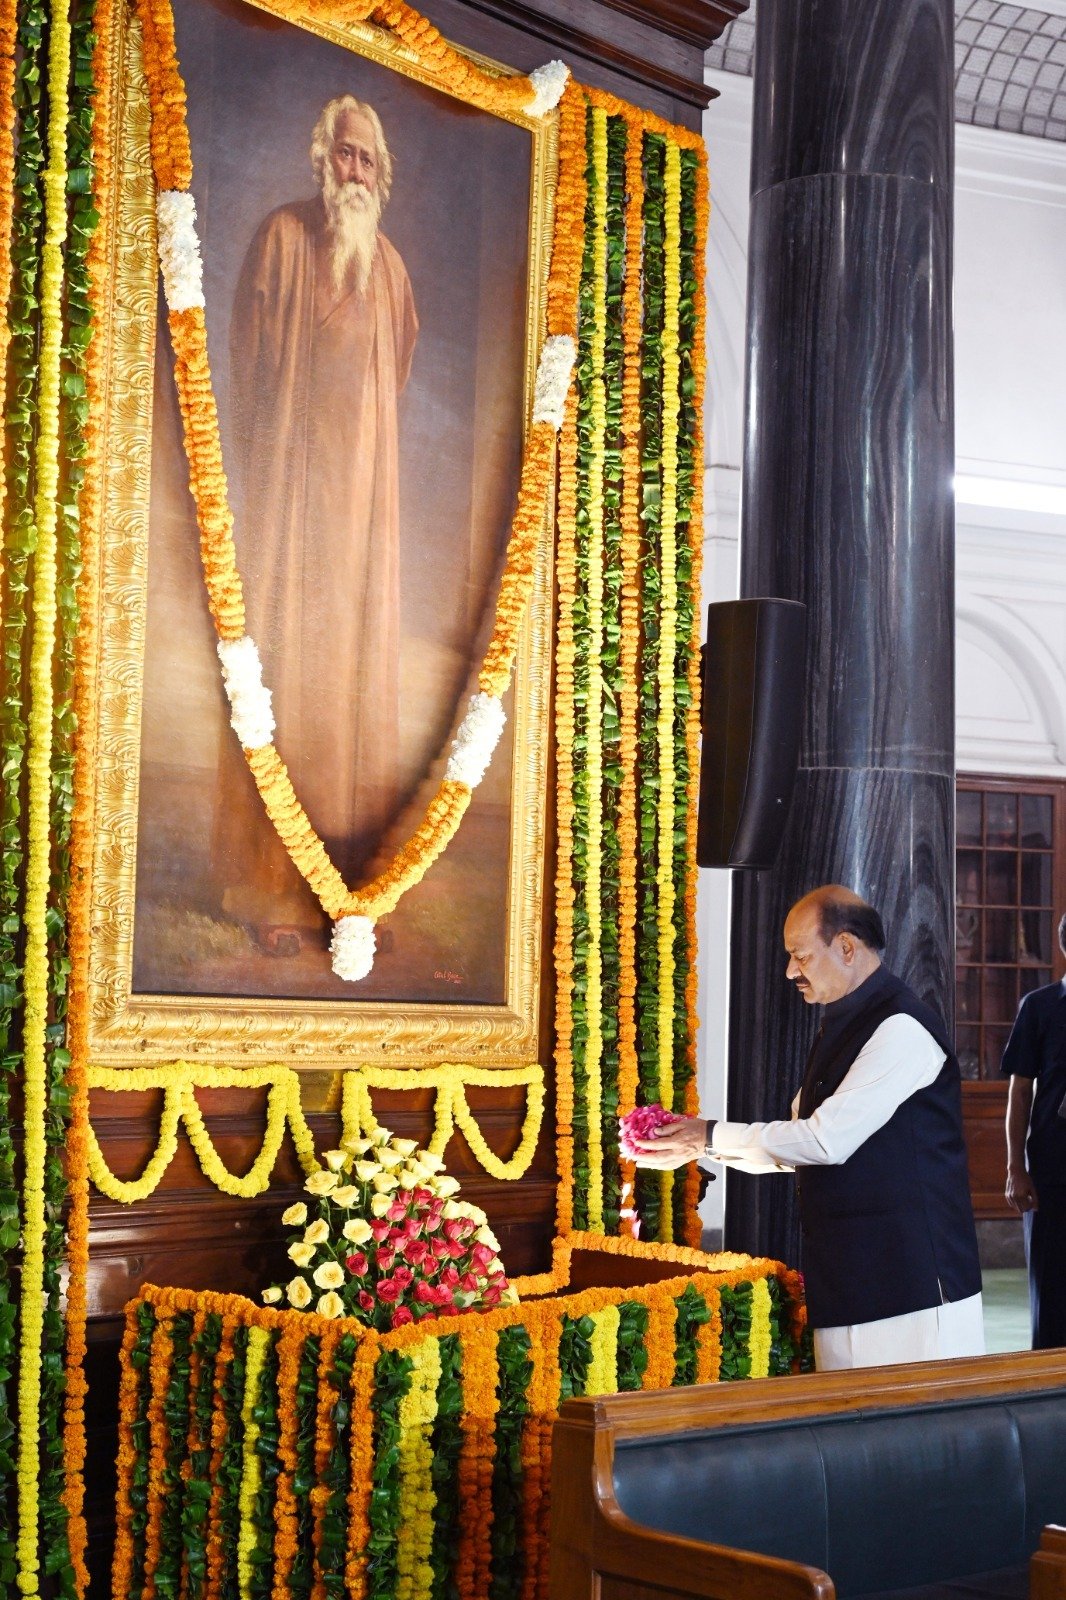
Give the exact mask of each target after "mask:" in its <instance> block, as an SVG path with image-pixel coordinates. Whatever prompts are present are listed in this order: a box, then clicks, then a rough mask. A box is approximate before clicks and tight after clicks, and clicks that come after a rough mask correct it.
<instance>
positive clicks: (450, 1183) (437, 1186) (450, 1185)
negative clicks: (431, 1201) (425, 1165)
mask: <svg viewBox="0 0 1066 1600" xmlns="http://www.w3.org/2000/svg"><path fill="white" fill-rule="evenodd" d="M433 1189H434V1192H435V1193H436V1194H440V1195H445V1196H447V1195H453V1194H458V1193H459V1180H458V1179H457V1178H449V1177H448V1175H447V1174H445V1175H444V1177H443V1178H434V1180H433Z"/></svg>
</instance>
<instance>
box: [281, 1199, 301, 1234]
mask: <svg viewBox="0 0 1066 1600" xmlns="http://www.w3.org/2000/svg"><path fill="white" fill-rule="evenodd" d="M281 1220H282V1222H283V1223H284V1224H285V1226H286V1227H287V1228H302V1227H303V1225H304V1223H305V1222H306V1221H307V1207H306V1206H305V1205H304V1203H303V1201H302V1200H297V1202H296V1204H295V1205H294V1206H290V1207H289V1209H288V1210H287V1211H283V1212H282V1213H281Z"/></svg>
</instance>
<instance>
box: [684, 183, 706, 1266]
mask: <svg viewBox="0 0 1066 1600" xmlns="http://www.w3.org/2000/svg"><path fill="white" fill-rule="evenodd" d="M709 216H710V206H709V201H708V195H707V163H706V161H705V160H703V159H702V158H701V159H698V160H697V162H696V230H695V237H694V239H693V240H692V257H693V262H694V264H695V265H694V271H693V275H692V278H693V301H694V304H693V313H692V320H693V323H694V325H695V327H696V329H697V337H696V338H695V339H694V340H693V343H692V349H691V350H690V351H689V365H690V368H691V375H692V402H691V403H692V411H693V415H694V416H695V418H696V419H697V426H698V424H699V419H701V418H702V416H703V407H704V397H705V394H706V389H707V349H706V344H705V341H704V339H703V338H702V336H701V334H702V330H703V328H704V327H705V325H706V300H707V290H706V284H705V275H704V271H703V263H704V262H705V261H706V259H707V224H708V221H709ZM688 545H689V570H690V578H689V582H690V583H691V585H692V592H693V594H694V595H695V596H696V598H697V603H696V604H695V605H693V607H692V635H691V638H690V640H689V658H688V691H689V703H688V717H687V724H686V746H687V750H688V772H689V781H690V783H694V782H696V781H697V775H698V773H699V770H700V727H701V716H700V704H701V698H702V694H701V682H702V680H701V676H700V638H701V636H702V630H701V626H700V607H699V603H698V600H699V595H700V592H701V574H702V570H703V459H702V455H701V454H700V452H699V451H696V452H694V456H693V462H692V491H691V502H690V506H689V518H688ZM685 856H686V860H687V862H688V871H687V874H686V878H685V895H684V913H683V928H684V938H685V945H686V950H687V960H688V967H687V973H686V979H685V1014H686V1017H687V1019H688V1027H687V1030H686V1052H687V1063H688V1073H689V1076H688V1082H687V1084H686V1086H685V1105H684V1110H685V1112H686V1113H687V1114H688V1115H689V1116H693V1117H694V1116H698V1115H699V1111H700V1098H699V1082H698V1078H697V1055H696V1036H697V1033H698V1030H699V1013H698V1010H697V1004H696V999H697V989H698V979H699V974H698V971H697V966H696V954H697V950H696V945H697V940H696V880H697V869H696V806H695V805H691V804H690V805H689V808H688V812H687V814H686V819H685ZM699 1192H700V1172H699V1168H698V1167H697V1166H696V1164H695V1162H693V1163H691V1164H690V1165H689V1166H688V1167H687V1168H686V1170H685V1178H684V1201H685V1204H684V1214H685V1219H686V1230H687V1231H686V1239H687V1242H688V1243H689V1244H698V1243H699V1239H700V1233H701V1230H702V1222H701V1219H700V1215H699V1212H698V1210H697V1206H698V1203H699Z"/></svg>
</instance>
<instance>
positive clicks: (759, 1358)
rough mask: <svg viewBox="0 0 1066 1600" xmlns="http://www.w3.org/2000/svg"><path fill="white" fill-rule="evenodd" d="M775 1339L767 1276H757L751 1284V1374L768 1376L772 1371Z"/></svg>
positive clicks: (759, 1376)
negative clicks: (772, 1348) (771, 1329)
mask: <svg viewBox="0 0 1066 1600" xmlns="http://www.w3.org/2000/svg"><path fill="white" fill-rule="evenodd" d="M772 1343H773V1339H772V1336H771V1332H770V1288H769V1285H768V1284H767V1282H766V1279H765V1278H756V1279H755V1281H754V1282H753V1283H752V1286H751V1336H750V1340H749V1349H750V1351H751V1375H752V1377H753V1378H766V1377H768V1376H769V1373H770V1350H771V1346H772Z"/></svg>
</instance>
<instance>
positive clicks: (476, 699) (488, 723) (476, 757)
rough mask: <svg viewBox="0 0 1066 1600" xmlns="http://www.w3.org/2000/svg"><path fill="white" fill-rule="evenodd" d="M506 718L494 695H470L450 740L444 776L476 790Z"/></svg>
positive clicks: (486, 768)
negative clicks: (450, 747)
mask: <svg viewBox="0 0 1066 1600" xmlns="http://www.w3.org/2000/svg"><path fill="white" fill-rule="evenodd" d="M506 721H507V718H506V716H505V714H504V709H503V703H502V701H501V700H500V699H499V697H498V696H497V695H494V694H480V693H479V694H474V695H471V696H470V704H469V706H468V707H467V711H466V716H465V717H464V718H463V720H462V722H461V723H460V724H459V727H458V729H457V731H456V735H455V738H454V739H453V740H452V749H451V754H450V756H449V757H448V765H447V767H446V768H445V772H444V776H445V778H447V779H450V780H452V781H453V782H455V783H465V784H466V786H467V788H469V789H476V788H477V786H478V784H479V783H480V782H481V780H482V778H483V777H484V776H485V773H486V772H487V771H488V767H489V762H490V761H491V760H492V755H493V751H494V750H495V749H496V746H497V745H498V744H499V742H500V735H501V734H502V733H503V730H504V724H505V723H506Z"/></svg>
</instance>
